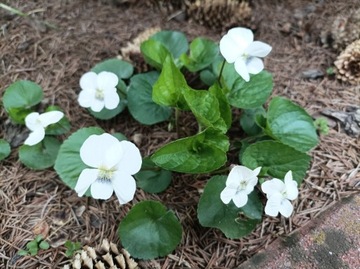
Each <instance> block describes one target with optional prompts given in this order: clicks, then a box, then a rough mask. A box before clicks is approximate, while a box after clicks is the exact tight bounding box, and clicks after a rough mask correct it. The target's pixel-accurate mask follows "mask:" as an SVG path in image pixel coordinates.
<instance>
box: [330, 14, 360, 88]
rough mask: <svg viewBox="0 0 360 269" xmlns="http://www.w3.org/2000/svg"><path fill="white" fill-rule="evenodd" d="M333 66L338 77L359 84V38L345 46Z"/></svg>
mask: <svg viewBox="0 0 360 269" xmlns="http://www.w3.org/2000/svg"><path fill="white" fill-rule="evenodd" d="M359 14H360V13H359ZM335 66H336V71H337V72H336V73H337V78H338V79H340V80H342V81H345V82H349V83H351V84H360V39H359V40H356V41H354V42H353V43H351V44H350V45H349V46H347V47H346V49H345V50H344V51H343V52H342V53H341V54H340V55H339V56H338V57H337V59H336V61H335Z"/></svg>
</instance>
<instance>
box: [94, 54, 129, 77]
mask: <svg viewBox="0 0 360 269" xmlns="http://www.w3.org/2000/svg"><path fill="white" fill-rule="evenodd" d="M91 71H93V72H95V73H96V74H99V73H100V72H102V71H107V72H111V73H114V74H115V75H117V76H118V78H119V80H121V79H127V78H130V77H131V75H132V74H133V72H134V67H133V66H132V65H131V64H130V63H128V62H125V61H123V60H120V59H117V58H114V59H108V60H105V61H103V62H101V63H98V64H97V65H95V66H94V67H93V68H92V69H91Z"/></svg>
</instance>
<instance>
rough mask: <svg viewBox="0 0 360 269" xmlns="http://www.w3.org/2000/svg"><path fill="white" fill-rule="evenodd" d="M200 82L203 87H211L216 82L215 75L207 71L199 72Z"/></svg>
mask: <svg viewBox="0 0 360 269" xmlns="http://www.w3.org/2000/svg"><path fill="white" fill-rule="evenodd" d="M200 80H201V81H202V82H203V83H204V84H205V85H208V86H211V85H213V84H214V83H215V82H216V80H217V77H216V75H215V74H214V73H213V72H211V71H210V70H209V69H204V70H202V71H201V72H200Z"/></svg>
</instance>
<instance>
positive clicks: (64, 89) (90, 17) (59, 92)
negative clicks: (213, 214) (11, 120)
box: [0, 0, 360, 269]
mask: <svg viewBox="0 0 360 269" xmlns="http://www.w3.org/2000/svg"><path fill="white" fill-rule="evenodd" d="M5 2H6V1H5ZM7 2H9V3H11V4H12V5H13V7H14V8H17V9H19V10H22V11H23V12H25V13H26V12H28V11H31V10H35V9H37V8H40V6H39V5H41V8H42V9H43V12H39V13H36V14H33V15H31V16H34V18H33V19H31V20H29V19H27V18H22V17H19V16H15V15H12V14H9V13H7V12H5V11H3V10H0V27H1V28H0V90H1V94H3V91H4V89H5V88H6V87H7V86H8V85H10V84H11V83H12V82H14V81H15V80H18V79H29V80H32V81H35V82H36V83H39V84H40V85H41V86H42V87H43V89H44V92H45V96H46V102H48V104H56V105H59V106H60V107H61V108H62V109H63V110H64V111H65V114H66V116H67V117H68V118H69V119H70V121H71V123H72V129H71V132H73V131H75V130H77V129H78V128H81V127H85V126H95V125H99V126H100V127H101V128H103V129H104V130H106V131H107V132H122V133H124V134H125V135H126V136H127V137H128V138H130V139H134V138H136V140H137V144H138V145H139V147H140V148H141V151H142V154H143V156H147V155H149V154H151V153H152V152H154V150H155V149H156V148H158V147H160V146H161V145H162V144H163V143H166V142H168V141H171V140H174V139H176V135H175V133H170V134H168V132H167V127H168V126H167V124H166V123H165V124H158V125H155V126H152V127H145V126H140V125H139V124H138V123H136V122H135V121H134V120H133V119H132V118H131V117H130V116H129V115H128V113H127V112H124V113H122V114H120V115H119V116H118V117H116V118H115V119H113V120H111V121H109V122H105V121H97V120H95V119H94V118H92V117H91V115H89V114H88V113H87V111H86V110H84V109H82V108H80V106H78V104H77V94H78V93H79V90H80V89H79V78H80V76H81V75H82V74H83V73H85V72H86V71H88V70H89V69H90V68H91V67H92V66H94V65H95V64H96V63H98V62H99V61H101V60H104V59H106V58H112V57H116V56H117V55H118V53H119V49H120V48H121V47H124V46H125V45H126V44H127V43H128V42H130V41H131V40H132V39H133V38H134V37H136V36H137V35H138V34H139V33H140V32H142V31H144V30H145V29H146V28H148V27H161V28H162V29H171V30H179V31H183V32H185V33H186V35H187V37H188V38H189V39H192V38H194V37H196V36H206V37H209V38H212V39H214V40H219V38H220V36H221V34H222V33H219V32H215V31H213V30H212V29H209V28H206V27H205V26H201V25H199V24H196V23H194V22H191V21H186V20H185V21H180V22H179V21H174V20H170V21H168V20H166V19H164V17H162V15H161V14H160V13H158V12H156V11H151V12H150V11H149V9H148V8H141V7H138V6H136V7H132V6H131V5H128V6H121V5H120V6H119V7H114V6H113V5H111V4H110V3H103V2H104V1H102V2H101V1H96V0H91V1H65V0H62V1H56V0H49V1H46V2H44V1H43V2H41V1H40V2H41V3H40V2H38V1H37V2H36V1H25V0H19V1H7ZM7 2H6V3H7ZM283 2H284V1H278V3H276V4H275V3H272V1H264V0H258V1H255V0H254V1H251V3H252V11H253V13H254V16H255V17H256V18H257V21H259V24H258V25H257V29H258V30H257V32H256V33H255V35H256V37H257V38H258V39H259V40H264V41H265V42H267V43H269V44H271V45H272V47H273V51H272V52H271V54H270V56H269V57H268V58H267V59H266V61H265V66H266V69H268V70H269V71H270V72H272V73H273V74H274V82H275V92H276V94H278V95H282V96H286V97H288V98H291V99H292V100H294V101H295V102H297V103H299V104H300V105H301V106H303V107H305V108H306V109H307V111H308V112H309V113H310V114H312V115H314V116H315V115H317V114H318V113H321V111H322V110H324V109H333V110H336V111H345V110H346V108H347V107H351V106H359V103H360V102H359V100H360V88H359V86H351V85H348V84H345V83H341V82H339V81H337V80H336V79H335V78H334V77H331V76H325V77H324V78H321V79H310V80H306V79H303V78H302V77H301V73H302V71H305V70H309V69H314V68H315V69H321V70H326V68H328V67H329V66H331V65H332V63H333V61H334V59H335V58H336V54H335V53H334V52H332V51H330V50H328V49H326V48H323V47H322V46H321V45H320V44H318V41H317V40H318V39H319V35H318V34H319V32H316V29H308V28H306V27H304V28H301V27H300V26H303V25H305V24H306V22H307V20H310V21H312V20H316V19H317V20H318V21H315V22H316V23H318V24H316V25H321V23H324V21H322V18H323V17H322V16H318V15H317V16H313V17H312V16H311V15H314V13H315V12H318V13H320V14H326V16H327V18H331V16H333V17H335V16H336V13H337V11H338V10H339V9H340V8H341V9H344V8H351V7H352V5H355V4H356V2H357V0H352V1H344V3H342V4H341V5H342V6H341V7H339V3H337V2H338V1H335V0H333V1H326V6H324V5H321V3H320V4H313V3H312V2H313V1H310V0H309V1H305V0H298V1H291V4H289V3H288V4H285V3H283ZM286 2H287V1H286ZM320 2H321V1H320ZM345 2H346V3H345ZM9 3H7V4H9ZM309 6H310V7H314V8H315V9H306V7H309ZM304 10H305V11H306V12H308V10H313V13H304V12H305V11H304ZM314 10H315V11H314ZM299 12H300V13H301V12H303V13H302V15H303V16H302V17H299V15H298V14H299ZM294 14H295V15H296V16H295V15H294ZM299 18H300V19H301V20H302V24H298V22H299V20H300V19H299ZM35 19H36V20H35ZM44 20H45V21H48V22H50V23H53V24H55V25H57V26H58V28H57V29H49V28H43V27H40V26H39V25H38V24H36V23H35V22H36V21H44ZM287 22H288V23H290V25H291V26H292V27H290V28H289V29H290V30H289V31H287V32H286V33H284V31H283V26H284V25H285V24H286V23H287ZM299 25H300V26H299ZM314 25H315V24H314ZM309 31H312V32H309ZM184 116H185V118H184V119H183V123H182V124H186V125H188V126H192V125H193V123H192V122H191V118H188V116H187V115H184ZM0 117H1V121H0V137H5V138H11V137H15V136H16V134H21V133H22V132H23V129H22V128H20V127H17V126H15V127H14V126H11V125H9V124H8V123H6V119H7V115H6V113H5V111H4V109H1V111H0ZM329 120H330V119H329ZM25 137H26V134H25ZM25 137H24V136H23V138H25ZM66 137H67V136H64V137H63V138H64V139H65V138H66ZM20 138H21V137H20ZM14 143H15V142H14ZM20 144H21V143H20ZM17 154H18V153H17V149H16V148H13V149H12V154H11V156H10V157H9V158H7V159H6V160H4V161H2V162H1V163H0V268H1V269H3V268H4V269H5V268H61V267H62V266H63V265H64V264H65V263H66V262H67V258H66V257H65V254H64V253H65V247H64V246H63V244H64V242H65V241H66V240H71V241H81V243H82V244H83V245H89V246H96V245H97V244H98V243H99V242H101V241H102V240H103V239H108V240H109V241H113V242H117V243H118V242H119V239H118V237H117V234H116V230H117V226H118V224H119V222H120V220H121V219H122V218H123V216H124V215H125V214H126V212H127V211H128V210H129V209H130V207H131V204H128V205H125V206H122V207H120V205H119V203H118V201H117V199H116V198H115V197H112V198H111V199H110V200H108V201H98V200H94V199H91V198H79V197H77V195H76V193H75V191H73V190H71V189H69V188H68V187H66V186H65V185H64V184H63V183H62V182H61V181H60V180H59V179H58V177H57V175H56V173H55V172H54V171H53V170H52V169H48V170H44V171H31V170H29V169H28V168H26V167H24V166H23V165H21V164H20V163H19V161H18V156H17ZM311 155H312V164H311V168H310V169H309V171H308V174H307V176H306V178H305V180H304V182H303V184H302V186H301V188H300V195H299V198H298V199H297V200H296V201H295V202H294V207H295V212H294V214H293V215H292V217H290V218H289V219H282V218H280V217H278V218H270V217H265V218H264V220H263V222H262V223H261V225H259V226H258V227H257V229H256V230H255V231H254V232H252V233H251V234H250V235H249V236H247V237H245V238H242V239H239V240H229V239H226V238H225V237H224V236H223V235H222V233H221V232H219V231H217V230H215V229H208V228H203V227H201V226H200V225H199V223H198V221H197V217H196V206H197V202H198V199H199V195H200V194H199V191H201V189H203V188H204V186H205V184H206V182H207V180H208V179H209V178H210V176H209V175H203V176H192V175H181V174H175V175H174V178H173V182H172V184H171V186H170V187H169V189H168V190H167V191H166V192H164V193H161V194H159V195H149V194H146V193H144V192H143V191H142V190H138V191H137V195H136V197H135V200H134V202H133V203H136V202H138V201H140V200H144V199H154V200H161V201H162V202H163V203H164V204H165V205H166V206H167V207H168V208H169V209H171V210H173V211H175V212H176V215H177V217H178V218H179V219H180V222H181V223H182V225H183V229H184V232H183V238H182V241H181V244H180V245H179V246H178V247H177V248H176V250H175V251H174V252H173V253H172V254H171V255H168V256H166V257H164V258H160V259H157V260H155V261H146V262H144V261H139V265H140V266H142V267H144V268H163V269H165V268H235V267H236V266H238V265H240V264H241V263H242V262H243V261H245V260H246V259H248V258H249V257H251V256H252V255H254V254H255V253H257V252H258V251H259V250H260V249H263V248H264V247H266V246H268V245H269V244H270V243H271V242H272V241H273V240H274V239H276V238H278V237H282V236H286V235H288V234H290V233H292V232H294V231H295V230H297V229H298V228H300V227H302V226H304V225H306V224H307V223H308V222H309V221H310V220H312V219H313V218H315V217H316V216H318V215H319V214H320V213H321V212H322V211H324V210H326V209H327V208H328V207H330V206H331V205H333V204H334V203H337V202H338V201H339V200H341V199H342V198H344V197H346V196H349V195H351V194H354V193H357V192H359V182H360V166H359V163H360V142H359V138H358V137H349V136H347V135H346V134H345V133H344V132H343V129H342V126H341V124H340V123H339V122H337V121H333V124H332V125H331V130H330V133H329V135H327V136H322V137H321V143H320V145H319V146H318V147H317V148H315V149H314V150H313V151H312V152H311ZM231 160H232V162H236V161H237V158H236V156H233V157H232V158H231ZM229 164H230V162H229ZM38 233H42V234H43V235H44V236H46V240H47V241H48V242H49V243H50V246H51V247H50V248H49V249H48V250H41V251H39V253H38V255H36V256H25V257H23V256H18V255H17V254H16V253H17V251H18V250H20V249H23V248H24V247H25V245H26V243H27V242H29V241H31V240H33V239H34V237H35V234H38Z"/></svg>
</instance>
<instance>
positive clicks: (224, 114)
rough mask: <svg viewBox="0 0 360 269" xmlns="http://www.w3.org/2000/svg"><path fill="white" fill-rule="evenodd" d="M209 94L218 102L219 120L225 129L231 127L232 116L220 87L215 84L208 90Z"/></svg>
mask: <svg viewBox="0 0 360 269" xmlns="http://www.w3.org/2000/svg"><path fill="white" fill-rule="evenodd" d="M209 92H210V93H212V94H213V95H214V96H215V97H216V98H217V100H218V102H219V109H220V114H221V118H222V119H223V120H224V121H225V124H226V126H227V129H229V128H230V127H231V122H232V114H231V107H230V105H229V102H228V100H227V99H226V96H225V94H224V93H223V91H222V89H221V88H220V85H219V84H218V83H215V84H214V85H212V86H211V87H210V88H209Z"/></svg>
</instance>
